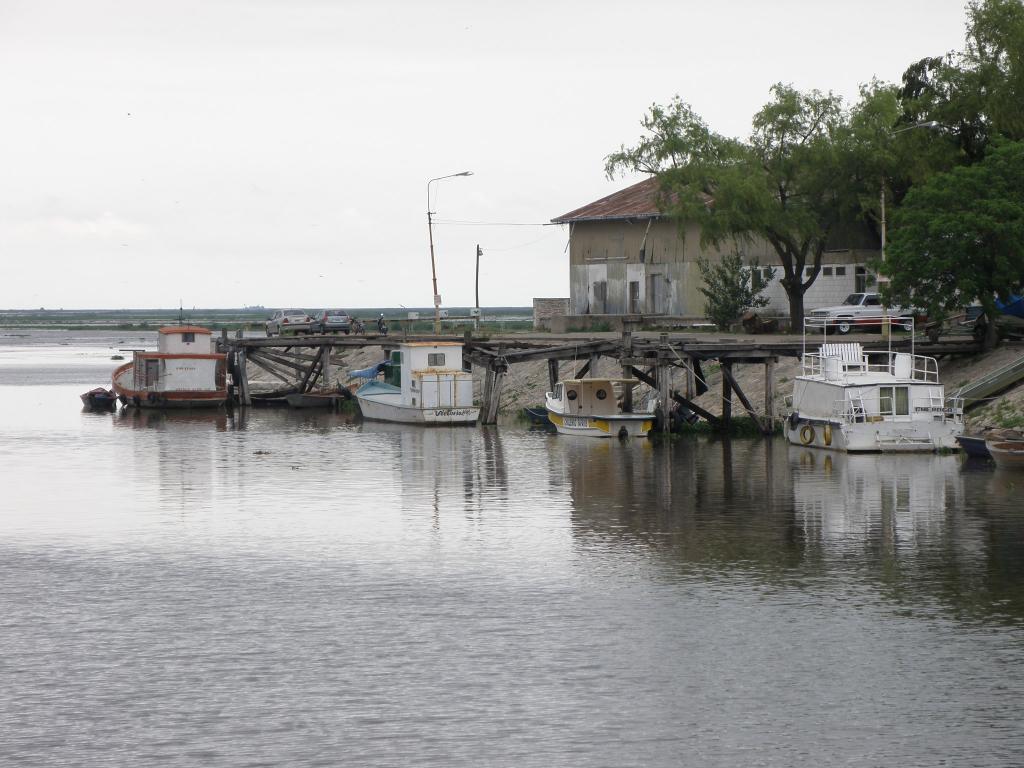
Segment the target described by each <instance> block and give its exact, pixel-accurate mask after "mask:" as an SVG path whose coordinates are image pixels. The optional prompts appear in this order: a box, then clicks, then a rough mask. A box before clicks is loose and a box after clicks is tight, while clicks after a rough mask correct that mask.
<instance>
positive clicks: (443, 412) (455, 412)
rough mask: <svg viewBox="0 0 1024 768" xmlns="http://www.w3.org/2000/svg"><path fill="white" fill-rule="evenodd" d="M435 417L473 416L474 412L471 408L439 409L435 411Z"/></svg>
mask: <svg viewBox="0 0 1024 768" xmlns="http://www.w3.org/2000/svg"><path fill="white" fill-rule="evenodd" d="M434 415H435V416H472V415H473V411H472V410H470V409H469V408H438V409H437V410H435V411H434Z"/></svg>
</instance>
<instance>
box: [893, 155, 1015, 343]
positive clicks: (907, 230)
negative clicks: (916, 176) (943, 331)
mask: <svg viewBox="0 0 1024 768" xmlns="http://www.w3.org/2000/svg"><path fill="white" fill-rule="evenodd" d="M893 225H894V226H893V228H892V239H891V242H890V246H889V248H888V250H887V260H886V263H885V271H886V273H887V274H888V276H889V278H890V281H891V282H890V283H889V286H888V288H887V289H886V291H885V293H886V294H887V295H888V297H890V298H891V300H894V301H897V302H900V303H903V304H907V305H913V306H919V307H924V308H927V310H928V311H929V314H933V315H941V314H945V313H949V312H953V311H956V310H957V309H958V308H959V307H960V306H962V305H964V304H967V303H969V302H972V301H978V302H980V303H981V305H982V307H984V312H985V315H986V317H987V318H988V319H989V324H988V326H989V329H990V335H989V337H988V343H989V344H990V345H991V343H992V342H993V341H994V336H993V334H994V331H995V324H994V322H993V321H994V318H995V316H996V314H997V310H996V307H995V303H994V298H995V297H996V296H999V297H1001V298H1002V299H1006V298H1007V297H1008V295H1009V294H1010V293H1011V292H1019V291H1020V289H1021V287H1022V285H1024V142H1020V141H1017V142H1005V143H1002V144H996V145H995V146H994V148H990V149H989V152H988V153H987V154H986V155H985V157H984V159H983V160H982V161H981V162H979V163H976V164H974V165H969V166H961V167H958V168H954V169H953V170H952V171H950V172H948V173H939V174H936V175H934V176H932V177H931V178H930V179H929V180H928V181H926V182H925V183H923V184H920V185H918V186H915V187H914V188H913V189H911V190H910V192H909V193H908V194H907V196H906V198H905V200H904V201H903V205H902V206H901V207H900V209H899V211H897V213H896V216H895V217H894V221H893Z"/></svg>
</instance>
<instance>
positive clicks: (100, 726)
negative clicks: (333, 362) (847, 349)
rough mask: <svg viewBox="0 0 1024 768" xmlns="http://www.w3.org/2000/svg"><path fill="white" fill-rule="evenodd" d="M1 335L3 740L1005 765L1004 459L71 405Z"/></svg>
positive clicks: (140, 751)
mask: <svg viewBox="0 0 1024 768" xmlns="http://www.w3.org/2000/svg"><path fill="white" fill-rule="evenodd" d="M147 342H148V343H149V344H152V340H151V339H147V338H145V335H143V336H141V337H131V338H125V334H123V333H121V334H114V335H106V336H104V335H102V334H99V333H90V332H86V333H79V334H57V333H53V332H50V333H37V332H30V333H29V334H28V335H26V336H23V337H20V336H19V337H12V336H7V337H3V336H0V425H2V428H0V466H2V467H3V488H4V493H3V495H2V498H0V606H2V608H3V610H2V612H0V764H2V765H18V766H21V765H25V766H32V765H40V766H44V765H45V766H52V765H82V766H86V765H88V766H93V765H133V766H137V765H167V766H192V765H201V766H255V765H268V766H269V765H299V766H306V765H338V764H347V765H359V766H408V765H426V766H480V765H487V766H555V765H573V766H674V765H701V766H738V765H743V766H748V765H750V766H793V765H809V766H810V765H813V766H827V765H843V766H881V765H886V766H888V765H942V764H949V765H979V766H986V765H991V766H1006V765H1019V764H1021V763H1022V762H1024V727H1022V726H1021V723H1020V712H1021V708H1022V704H1024V644H1022V640H1024V588H1022V587H1024V557H1022V555H1024V504H1022V503H1021V498H1022V491H1024V477H1022V476H1020V475H1016V476H1014V475H1012V474H1010V473H1006V472H1001V471H997V470H995V469H993V468H992V467H991V466H988V465H985V464H980V465H976V464H972V463H968V462H965V461H964V460H963V459H962V458H961V457H959V456H896V457H892V456H886V457H873V456H843V455H829V454H825V453H820V452H813V451H809V450H806V449H797V448H793V447H790V446H787V445H786V444H784V443H783V442H779V441H774V442H771V441H770V442H765V441H762V440H732V441H727V440H686V441H681V442H676V443H672V444H650V443H646V442H643V443H640V442H637V443H633V444H629V445H621V444H619V443H618V442H599V441H577V440H572V439H567V438H559V437H557V436H552V435H547V434H543V433H533V432H529V431H525V430H523V429H519V428H510V427H502V428H500V429H493V428H487V429H456V430H448V429H403V428H398V427H395V426H388V425H373V424H359V423H356V422H354V421H353V420H352V419H350V418H347V417H345V416H343V415H333V414H326V413H321V414H314V413H309V412H289V411H277V410H253V411H250V412H249V413H247V414H246V415H244V416H239V415H236V416H235V417H233V418H232V417H230V416H229V415H227V414H223V413H221V414H195V415H188V414H178V415H171V416H165V415H161V414H157V413H133V412H130V411H125V412H119V413H113V414H109V413H108V414H93V413H85V412H82V411H81V410H80V409H79V407H78V398H77V395H78V394H79V393H80V392H83V391H85V390H86V389H89V388H91V387H93V386H95V385H97V384H101V383H103V382H104V380H105V377H106V376H107V375H108V374H109V372H110V371H111V370H112V369H113V367H115V366H116V365H117V363H115V362H112V361H111V360H110V355H111V354H113V353H115V352H116V351H117V349H118V348H119V347H131V346H145V345H146V343H147Z"/></svg>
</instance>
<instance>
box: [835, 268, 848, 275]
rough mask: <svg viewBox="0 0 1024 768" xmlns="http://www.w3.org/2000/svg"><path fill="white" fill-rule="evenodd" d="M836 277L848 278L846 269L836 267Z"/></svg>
mask: <svg viewBox="0 0 1024 768" xmlns="http://www.w3.org/2000/svg"><path fill="white" fill-rule="evenodd" d="M836 277H846V267H836Z"/></svg>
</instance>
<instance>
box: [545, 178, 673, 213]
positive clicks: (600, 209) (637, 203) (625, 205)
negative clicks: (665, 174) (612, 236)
mask: <svg viewBox="0 0 1024 768" xmlns="http://www.w3.org/2000/svg"><path fill="white" fill-rule="evenodd" d="M657 194H658V181H657V179H656V178H655V177H654V176H651V177H650V178H647V179H644V180H643V181H641V182H640V183H638V184H634V185H633V186H631V187H626V188H625V189H621V190H619V191H618V192H615V193H613V194H611V195H608V197H602V198H601V199H600V200H597V201H595V202H593V203H589V204H588V205H584V206H583V207H582V208H577V209H576V210H575V211H569V212H568V213H563V214H562V215H561V216H558V217H556V218H554V219H552V220H551V223H552V224H569V223H571V222H574V221H603V220H609V219H653V218H658V217H660V216H662V213H661V211H659V210H658V204H657V201H656V197H657Z"/></svg>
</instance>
